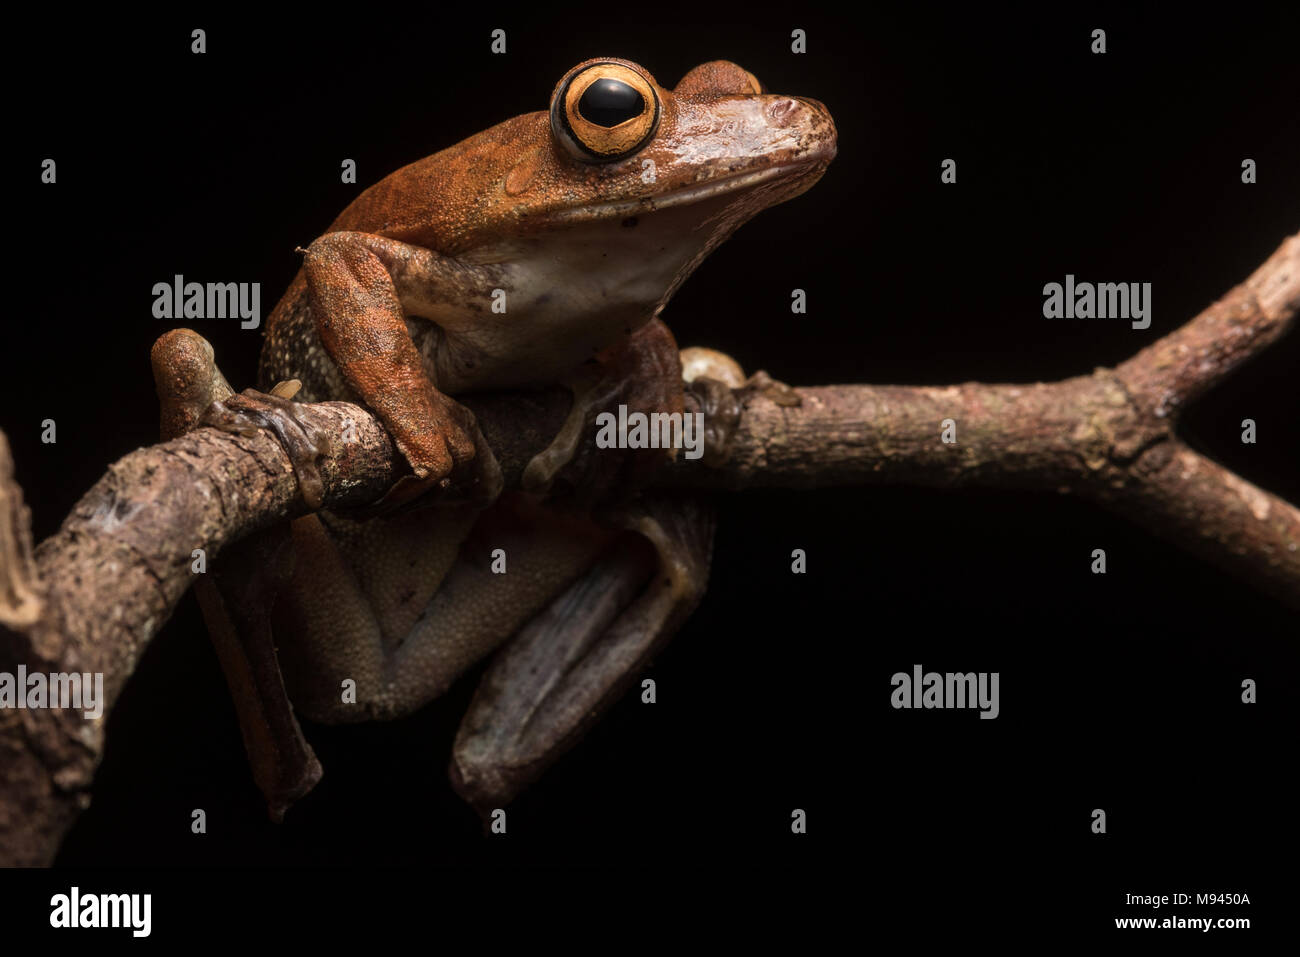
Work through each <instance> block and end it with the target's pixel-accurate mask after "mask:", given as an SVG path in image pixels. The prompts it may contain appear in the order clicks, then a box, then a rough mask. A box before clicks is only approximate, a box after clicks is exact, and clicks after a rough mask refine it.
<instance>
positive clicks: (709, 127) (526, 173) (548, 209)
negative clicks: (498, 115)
mask: <svg viewBox="0 0 1300 957" xmlns="http://www.w3.org/2000/svg"><path fill="white" fill-rule="evenodd" d="M835 141H836V138H835V124H834V122H833V121H832V120H831V116H830V113H829V112H827V110H826V107H824V106H823V105H822V104H821V103H819V102H817V101H816V100H811V99H806V98H803V97H795V96H781V95H777V94H772V93H767V92H764V90H763V87H762V85H761V84H760V83H759V81H758V80H757V78H755V77H754V75H753V74H751V73H750V72H748V71H747V70H745V69H743V68H742V67H740V66H737V65H736V64H734V63H729V62H726V61H721V60H719V61H715V62H712V63H706V64H703V65H702V66H698V67H696V68H695V69H693V70H691V71H690V72H689V73H687V74H686V76H685V77H683V78H682V81H681V82H680V83H678V84H677V87H676V88H675V89H673V90H668V89H665V88H664V87H662V86H660V85H659V84H658V83H657V82H655V79H654V77H653V76H651V75H650V73H649V71H647V70H645V69H644V68H642V67H640V66H638V65H637V64H635V63H632V62H630V61H628V60H620V59H615V58H613V57H602V58H599V59H594V60H588V61H586V62H584V63H580V64H579V65H578V66H576V67H574V68H573V69H572V70H570V71H569V72H568V73H566V74H565V75H564V77H563V78H562V79H561V80H560V82H559V83H558V84H557V85H556V87H555V91H554V92H553V94H552V95H551V103H550V109H549V110H547V111H546V112H545V113H541V112H539V113H529V114H526V115H524V116H519V117H516V118H515V119H513V120H509V121H507V122H505V123H502V124H499V125H498V126H496V127H493V128H492V129H490V130H486V131H485V132H483V133H481V134H479V135H478V136H475V137H472V138H471V139H470V140H467V141H466V142H464V143H462V144H460V145H459V146H458V147H455V148H453V149H454V151H456V152H458V153H459V154H460V155H459V156H456V157H454V158H453V157H447V158H448V159H454V162H452V163H449V164H447V165H445V166H444V167H443V173H444V174H445V173H446V171H447V169H448V167H450V168H451V169H452V170H454V171H456V175H457V176H460V175H464V176H465V177H466V182H465V183H464V184H463V185H464V187H465V188H464V189H457V190H454V192H455V193H457V194H458V195H459V200H458V202H457V203H456V204H455V205H456V206H457V207H458V214H457V216H456V222H454V223H447V224H446V225H448V226H452V227H453V228H452V229H451V230H448V231H445V232H443V237H444V238H445V240H447V242H446V243H445V246H444V251H447V252H454V253H462V254H469V255H470V256H472V257H474V258H491V257H492V256H493V249H494V248H495V247H496V246H497V245H498V240H500V241H505V240H508V239H509V240H513V239H520V238H526V237H530V236H531V237H544V238H547V239H549V238H554V237H558V236H560V235H564V234H566V233H568V232H569V227H578V229H577V233H579V234H582V235H584V236H586V237H588V238H590V237H591V236H592V235H593V230H595V231H596V234H597V235H598V234H600V233H601V232H603V231H606V230H607V231H608V233H609V234H611V235H616V236H617V237H618V241H619V243H620V244H622V243H625V242H626V241H627V240H630V239H632V238H633V236H634V235H635V236H636V237H637V242H638V243H639V245H641V246H642V247H643V248H645V247H648V246H649V245H650V243H651V241H652V240H653V241H654V242H655V243H658V242H659V240H660V239H663V238H667V237H674V238H676V239H678V240H680V241H679V242H678V246H679V247H680V248H681V250H682V252H683V253H684V254H686V257H687V261H688V262H689V265H688V266H687V267H686V268H685V269H684V272H689V270H690V268H693V266H694V265H695V264H696V263H698V262H699V260H700V259H702V258H703V256H704V255H706V254H707V253H708V251H709V250H711V249H712V248H714V247H715V246H717V245H718V243H720V242H722V241H723V240H724V239H726V237H727V236H729V235H730V234H731V233H732V232H733V231H734V230H735V229H736V228H737V227H738V226H740V225H741V224H742V223H744V222H746V221H747V220H749V219H750V218H751V217H753V216H754V215H755V214H757V213H758V212H759V211H761V210H763V209H766V208H767V207H769V206H773V205H775V204H777V203H780V202H783V201H785V200H787V199H790V198H791V197H794V196H797V195H798V194H800V193H802V192H803V191H804V190H806V189H808V188H809V187H810V186H812V185H813V183H815V182H816V181H817V180H818V179H819V178H820V177H821V175H822V173H823V172H824V171H825V170H826V167H827V165H828V164H829V163H830V161H831V160H832V159H833V158H834V156H835ZM471 187H472V190H471ZM466 207H470V208H468V209H467V208H466ZM456 227H459V228H456ZM584 227H585V228H584ZM449 232H450V233H451V234H452V235H448V233H449ZM674 285H675V284H674Z"/></svg>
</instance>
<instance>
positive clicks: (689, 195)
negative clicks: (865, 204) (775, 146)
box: [559, 157, 829, 221]
mask: <svg viewBox="0 0 1300 957" xmlns="http://www.w3.org/2000/svg"><path fill="white" fill-rule="evenodd" d="M827 162H829V161H828V160H823V159H822V158H820V157H819V158H818V159H816V160H801V161H797V162H793V163H780V164H777V165H775V166H768V167H765V168H764V169H760V170H752V171H750V172H747V173H735V174H733V175H731V176H723V177H720V178H718V179H712V180H709V181H708V182H705V183H693V184H692V185H690V186H683V187H681V188H679V189H675V190H673V191H671V192H668V193H664V194H663V195H662V196H647V197H644V198H642V199H624V200H617V201H613V202H608V203H593V204H592V205H590V206H580V207H578V208H576V209H571V210H567V211H566V212H564V213H563V214H561V216H560V217H559V218H560V220H561V221H562V220H565V219H590V218H592V217H597V218H600V219H614V218H617V217H620V216H637V215H645V214H649V213H655V212H658V211H659V210H662V209H672V208H674V207H677V206H688V205H690V204H692V203H699V202H703V201H704V200H707V199H714V198H716V197H719V196H726V195H730V194H732V193H738V192H741V191H743V190H746V189H750V188H751V187H754V186H758V185H760V184H762V183H766V182H769V181H771V180H775V179H782V178H788V179H789V180H790V182H791V185H794V184H796V183H798V181H799V180H801V179H804V178H805V177H806V176H807V175H808V174H810V173H812V172H814V171H815V170H817V169H818V168H819V167H820V168H825V166H826V163H827Z"/></svg>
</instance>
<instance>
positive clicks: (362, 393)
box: [303, 232, 502, 504]
mask: <svg viewBox="0 0 1300 957" xmlns="http://www.w3.org/2000/svg"><path fill="white" fill-rule="evenodd" d="M303 266H304V272H305V274H306V279H307V293H308V297H309V301H310V304H311V312H312V318H313V321H314V323H315V326H316V331H317V334H318V335H319V337H320V341H321V344H322V345H323V346H324V348H325V351H326V352H327V353H328V354H329V356H330V358H331V359H332V360H333V361H334V363H335V365H336V366H338V369H339V371H340V372H341V373H342V375H343V378H344V380H345V381H346V382H347V384H348V385H349V386H350V387H351V388H352V389H353V390H354V391H355V392H356V394H357V395H358V396H359V397H360V398H361V400H362V401H363V402H365V404H366V405H367V406H369V407H370V408H371V409H372V410H374V412H375V414H376V415H377V416H378V417H379V419H380V420H381V421H382V422H383V423H384V425H385V427H386V428H387V429H388V432H389V434H390V435H392V437H393V441H394V442H395V443H396V445H397V448H398V450H399V451H400V452H401V453H402V455H403V456H404V457H405V458H406V460H407V461H408V462H409V463H410V465H411V468H412V470H413V471H414V473H415V474H414V478H413V479H412V478H410V477H406V478H404V479H403V480H402V482H401V483H399V485H398V486H396V487H395V488H394V489H393V491H391V492H390V493H389V495H388V497H387V499H386V501H387V503H388V504H395V503H397V502H400V501H404V500H407V499H410V498H413V497H414V496H415V495H417V494H419V493H420V492H422V491H424V490H425V489H427V488H429V487H430V486H434V485H437V486H441V487H446V486H448V485H449V484H451V482H452V480H453V479H455V480H460V481H463V482H467V483H469V484H471V485H472V486H473V489H474V493H475V497H476V498H477V499H479V500H480V501H491V500H492V499H494V498H495V497H496V496H497V495H498V494H499V493H500V491H501V484H502V482H501V470H500V468H499V467H498V465H497V461H496V457H495V456H494V455H493V454H492V450H491V449H490V448H489V447H488V445H487V442H486V441H484V439H483V434H482V433H481V432H480V431H479V428H478V424H477V422H476V421H475V419H474V415H473V413H471V412H470V411H469V410H468V409H466V408H465V407H464V406H462V405H460V404H459V403H458V402H456V401H454V400H453V399H451V398H449V397H448V396H446V395H444V394H443V393H442V392H440V391H439V390H438V388H437V383H436V382H434V380H433V376H434V371H433V370H434V364H433V363H432V362H426V361H425V357H424V356H422V355H421V354H420V351H419V350H418V349H417V348H416V346H415V343H414V342H412V340H411V334H410V331H409V329H408V327H407V323H406V317H407V315H408V314H410V315H419V316H425V317H429V318H435V321H436V317H437V316H438V315H439V314H440V313H459V312H464V311H465V310H467V309H468V310H474V309H478V310H481V311H486V309H487V302H488V296H487V295H486V292H487V290H490V289H491V288H492V285H491V282H490V281H489V278H488V275H487V272H486V270H485V269H484V268H482V267H475V266H467V265H465V264H462V263H460V262H458V261H457V260H454V259H450V258H448V257H445V256H441V255H439V254H438V253H436V252H434V251H432V250H430V249H425V248H423V247H420V246H414V245H411V244H409V243H403V242H398V241H397V240H394V239H388V238H386V237H383V236H377V235H373V234H370V233H361V232H336V233H327V234H326V235H324V236H322V237H320V238H319V239H317V240H316V241H315V242H313V243H312V244H311V246H310V247H309V248H308V249H307V250H306V258H305V260H304V263H303ZM476 304H477V305H476ZM443 346H444V348H450V346H449V343H448V342H447V340H446V339H445V338H444V340H443ZM442 358H443V359H444V360H448V359H449V357H446V356H444V357H442ZM471 361H472V360H471Z"/></svg>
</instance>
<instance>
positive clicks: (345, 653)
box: [275, 508, 478, 722]
mask: <svg viewBox="0 0 1300 957" xmlns="http://www.w3.org/2000/svg"><path fill="white" fill-rule="evenodd" d="M477 517H478V513H477V512H476V511H474V510H473V509H470V508H440V509H425V510H421V511H415V512H411V513H409V514H403V515H397V516H388V517H380V518H374V519H371V520H370V521H367V522H354V521H351V520H349V519H346V518H341V517H339V516H336V515H333V514H331V513H329V512H320V513H318V514H316V515H308V516H306V517H304V518H300V519H296V520H295V521H294V522H293V545H294V554H295V563H294V573H293V578H292V581H291V582H290V584H289V586H288V587H286V588H285V589H284V590H283V592H282V593H281V595H280V597H279V600H278V602H277V604H276V608H275V633H276V639H277V643H278V646H279V653H280V660H281V667H282V670H283V671H284V679H285V685H286V686H287V687H288V689H289V694H290V697H291V698H292V699H293V702H294V706H295V707H296V708H297V709H298V710H299V711H301V712H302V713H304V714H307V715H309V716H311V717H312V718H315V719H316V720H318V721H328V722H340V721H363V720H366V719H367V718H371V717H375V716H376V713H375V709H376V707H378V705H379V703H380V702H382V701H383V699H384V696H385V678H384V671H385V661H386V659H387V657H388V655H389V654H390V652H391V651H392V649H393V648H395V647H396V645H397V644H398V642H399V641H400V640H401V637H402V635H403V634H405V632H406V631H407V630H409V629H410V627H411V625H412V624H413V623H414V622H415V620H416V618H417V617H418V616H419V614H420V612H421V610H422V609H423V608H424V606H425V605H426V604H427V603H428V601H429V598H430V597H431V596H432V595H433V593H434V592H435V591H436V590H437V588H438V586H439V584H440V582H441V580H442V579H443V578H444V577H445V576H446V574H447V571H448V569H450V568H451V566H452V564H453V563H454V561H455V559H456V550H457V548H458V547H459V546H460V543H461V541H462V540H463V539H464V537H465V535H466V534H467V533H468V531H469V529H470V527H471V526H472V525H473V523H474V521H475V519H476V518H477ZM347 681H351V682H354V683H355V700H348V701H345V700H344V691H345V685H344V682H347ZM348 690H351V686H348Z"/></svg>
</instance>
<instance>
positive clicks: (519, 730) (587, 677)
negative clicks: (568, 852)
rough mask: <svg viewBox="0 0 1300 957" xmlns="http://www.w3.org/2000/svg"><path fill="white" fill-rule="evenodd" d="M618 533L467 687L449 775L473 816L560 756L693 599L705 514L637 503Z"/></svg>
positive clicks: (702, 568)
mask: <svg viewBox="0 0 1300 957" xmlns="http://www.w3.org/2000/svg"><path fill="white" fill-rule="evenodd" d="M621 524H622V525H623V526H624V527H625V528H626V529H628V531H627V532H625V533H624V534H623V535H621V536H620V537H618V538H617V539H615V540H614V541H613V542H612V543H611V544H610V545H609V546H608V547H607V548H606V549H605V551H604V552H603V553H602V554H601V555H600V556H599V558H598V559H597V560H596V561H595V562H594V563H593V565H592V566H591V567H590V569H589V570H588V571H587V572H586V574H585V575H584V576H583V577H581V578H579V579H578V580H577V581H575V582H574V583H573V584H572V585H570V586H569V587H568V588H567V589H566V590H565V591H564V592H562V593H561V594H560V595H559V597H557V598H555V599H554V600H553V601H552V602H551V604H550V605H549V606H548V607H547V608H546V609H544V610H543V611H542V612H541V613H539V614H538V615H537V616H535V617H534V618H533V619H532V620H530V621H529V622H528V624H527V625H525V626H524V627H523V628H522V629H521V630H520V631H519V632H518V634H517V635H516V636H515V637H514V638H513V640H512V641H511V642H510V644H509V645H507V646H506V647H504V648H502V649H501V651H500V652H499V653H498V655H497V657H496V659H495V660H494V661H493V662H492V664H491V666H490V667H489V668H488V671H487V673H486V674H485V675H484V676H483V679H482V681H481V682H480V684H479V687H478V690H477V692H476V693H475V695H474V700H473V702H472V704H471V705H470V709H469V712H468V713H467V714H466V716H465V718H464V720H463V721H462V722H461V726H460V730H459V732H458V733H457V735H456V743H455V746H454V748H453V751H452V759H451V769H450V773H451V779H452V783H453V785H454V786H455V787H456V790H457V791H458V792H460V794H461V796H462V797H464V798H465V799H466V800H467V801H469V802H470V803H471V804H473V805H474V806H475V807H476V808H478V809H479V811H480V812H486V811H488V810H490V809H492V808H496V807H502V806H504V805H505V804H507V803H509V801H510V800H511V799H513V798H514V797H515V796H516V795H517V794H518V793H519V792H520V791H522V790H523V789H524V788H525V787H526V786H527V785H528V784H529V783H530V782H532V781H533V780H534V779H536V778H537V777H538V776H539V775H540V774H541V773H542V772H543V771H544V770H545V769H546V768H547V767H549V766H550V765H551V764H552V763H553V762H554V761H555V760H556V759H557V758H558V757H559V756H560V755H561V754H563V753H564V752H565V751H567V750H568V749H569V748H571V747H572V746H573V745H574V744H575V743H576V742H577V741H578V739H579V738H580V737H581V736H582V734H583V733H584V732H585V731H586V730H587V729H588V728H589V727H590V726H591V725H592V724H594V723H595V722H596V721H597V720H598V719H599V717H600V716H601V714H602V713H603V712H604V711H605V709H606V708H607V707H609V706H610V705H611V704H612V703H613V702H614V701H616V700H618V698H619V697H620V696H621V695H622V694H623V693H624V691H625V690H626V689H627V687H628V686H629V685H630V683H631V682H632V681H633V680H635V678H636V676H637V673H638V670H639V669H640V668H641V667H642V666H643V665H644V664H645V663H646V662H647V660H648V659H649V658H650V656H651V655H653V654H654V653H655V652H656V651H657V650H658V649H659V648H660V647H662V645H663V644H664V643H665V642H666V641H667V640H668V639H669V638H671V636H672V635H673V633H674V632H675V631H676V630H677V629H678V628H679V627H680V626H681V624H682V622H683V621H685V619H686V617H687V616H688V615H689V614H690V613H691V612H692V611H693V610H694V609H695V606H696V605H697V604H698V603H699V600H700V598H701V597H702V596H703V593H704V588H705V585H706V583H707V578H708V569H709V560H710V557H711V552H712V546H713V529H714V515H713V512H712V509H711V508H710V506H708V505H707V504H706V503H703V502H701V501H699V500H697V499H692V498H676V497H671V498H670V497H666V496H661V497H653V498H650V497H647V498H644V499H642V500H640V501H638V502H637V503H636V504H635V505H634V506H630V507H628V508H627V509H626V510H625V511H624V513H623V516H622V521H621Z"/></svg>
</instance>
